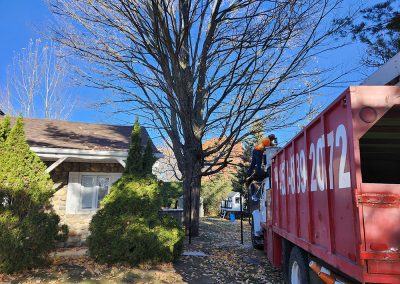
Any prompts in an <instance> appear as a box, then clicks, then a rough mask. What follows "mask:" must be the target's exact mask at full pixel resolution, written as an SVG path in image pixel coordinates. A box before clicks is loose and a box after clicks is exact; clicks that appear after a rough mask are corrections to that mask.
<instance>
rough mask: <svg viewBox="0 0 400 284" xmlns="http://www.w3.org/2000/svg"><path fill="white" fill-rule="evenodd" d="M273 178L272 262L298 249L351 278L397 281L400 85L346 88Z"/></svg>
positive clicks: (275, 166) (283, 156) (268, 239)
mask: <svg viewBox="0 0 400 284" xmlns="http://www.w3.org/2000/svg"><path fill="white" fill-rule="evenodd" d="M272 181H273V183H272V199H271V204H270V206H272V214H269V215H267V223H266V226H264V227H265V228H266V231H265V233H264V242H265V245H264V249H265V251H266V252H267V255H268V258H269V259H270V260H271V261H272V262H273V264H274V265H276V266H281V265H282V264H284V265H285V263H286V264H287V263H288V260H287V259H286V260H285V257H287V256H285V251H283V250H286V251H287V250H288V246H289V247H297V248H300V249H302V250H303V251H304V252H305V253H306V254H307V255H308V256H309V259H310V258H315V259H319V260H321V262H322V263H325V264H326V265H327V266H328V267H331V268H332V269H334V270H336V271H338V272H339V274H340V273H341V274H342V276H345V278H347V279H350V281H354V280H356V281H359V282H362V283H400V88H399V87H386V86H385V87H369V86H368V87H367V86H357V87H350V88H348V89H347V90H346V91H345V92H344V93H343V94H342V95H340V96H339V97H338V98H337V99H336V100H335V101H334V102H333V103H332V104H331V105H330V106H329V107H327V108H326V109H325V110H324V111H323V112H322V113H321V114H320V115H319V116H318V117H317V118H315V119H314V120H313V121H312V122H311V123H310V124H309V125H308V126H307V127H305V128H304V130H303V131H302V132H301V133H299V134H298V135H297V136H296V137H295V138H294V139H293V140H292V141H291V142H289V143H288V144H287V145H286V146H285V147H284V148H283V149H282V150H281V151H280V152H279V153H278V154H277V155H276V156H275V157H274V159H273V163H272ZM282 251H283V253H282ZM286 254H287V252H286ZM284 269H288V268H285V267H284ZM286 272H287V271H286ZM289 282H290V281H289Z"/></svg>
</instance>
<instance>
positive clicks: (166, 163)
mask: <svg viewBox="0 0 400 284" xmlns="http://www.w3.org/2000/svg"><path fill="white" fill-rule="evenodd" d="M217 143H218V138H213V139H209V140H207V141H205V142H204V144H203V149H207V148H209V147H213V146H215V144H217ZM160 151H161V152H162V154H163V157H162V158H161V159H159V160H158V161H157V162H156V163H155V164H154V168H153V169H154V174H155V175H156V176H157V178H158V179H160V180H162V181H165V182H169V181H178V180H180V179H181V178H182V174H181V172H180V171H179V169H178V163H177V161H176V158H175V156H174V153H173V152H172V150H171V149H170V148H168V147H163V148H161V149H160ZM242 155H243V148H242V144H241V143H238V144H237V145H235V146H234V147H233V149H232V152H231V155H230V159H229V162H230V164H228V165H227V166H226V167H225V168H224V169H222V170H221V171H220V172H219V174H223V175H225V176H226V175H231V174H235V173H236V172H237V165H238V164H239V163H240V162H241V157H242ZM215 157H216V155H214V156H212V157H208V160H210V161H211V160H212V159H215ZM217 176H218V175H216V174H215V175H213V176H206V177H204V178H203V181H208V180H210V179H212V178H213V177H217Z"/></svg>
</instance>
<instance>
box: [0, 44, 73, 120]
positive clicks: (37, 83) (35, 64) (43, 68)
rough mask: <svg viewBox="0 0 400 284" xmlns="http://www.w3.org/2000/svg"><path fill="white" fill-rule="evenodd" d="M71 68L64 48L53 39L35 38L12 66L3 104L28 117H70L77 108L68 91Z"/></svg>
mask: <svg viewBox="0 0 400 284" xmlns="http://www.w3.org/2000/svg"><path fill="white" fill-rule="evenodd" d="M67 69H68V66H67V63H66V61H65V59H64V55H63V53H62V51H61V49H59V48H58V47H56V46H55V45H54V44H53V43H51V42H50V43H48V42H42V40H41V39H36V40H32V39H31V40H30V41H29V44H28V46H27V47H26V48H23V49H22V50H21V51H20V52H19V53H16V54H15V55H14V57H13V60H12V64H11V65H10V66H9V67H8V70H7V79H6V80H7V81H6V86H5V87H3V90H2V91H1V94H0V107H1V108H3V109H4V110H5V111H6V112H7V113H11V114H15V115H17V114H22V115H23V116H24V117H40V118H48V119H67V118H68V117H69V116H70V115H71V112H72V110H73V108H74V107H75V101H74V99H73V98H72V96H71V95H70V94H68V92H67V85H66V77H67V71H68V70H67Z"/></svg>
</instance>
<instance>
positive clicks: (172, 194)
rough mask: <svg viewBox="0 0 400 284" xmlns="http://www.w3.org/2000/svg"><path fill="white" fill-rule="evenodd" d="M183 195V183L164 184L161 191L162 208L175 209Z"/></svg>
mask: <svg viewBox="0 0 400 284" xmlns="http://www.w3.org/2000/svg"><path fill="white" fill-rule="evenodd" d="M182 194H183V186H182V183H181V182H177V181H172V182H163V183H162V185H161V189H160V196H161V206H162V207H167V208H169V207H172V208H174V207H175V204H176V202H177V201H178V199H179V197H181V196H182Z"/></svg>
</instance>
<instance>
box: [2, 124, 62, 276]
mask: <svg viewBox="0 0 400 284" xmlns="http://www.w3.org/2000/svg"><path fill="white" fill-rule="evenodd" d="M3 125H6V127H5V128H2V129H6V131H5V132H4V131H3V133H9V134H8V135H7V134H6V135H4V136H8V137H7V139H6V140H5V142H3V146H2V147H1V148H0V200H1V202H0V232H1V233H0V272H7V273H8V272H13V271H18V270H23V269H25V268H33V267H37V266H39V265H41V264H44V263H45V262H46V259H47V256H48V254H49V253H50V251H51V250H53V249H54V248H55V244H56V241H58V240H60V241H62V240H65V238H66V236H67V234H68V229H67V228H66V227H65V226H62V227H60V226H59V225H58V224H59V221H60V218H59V217H58V216H57V215H56V214H54V213H52V212H49V211H48V210H47V211H45V210H44V209H49V207H48V205H49V199H50V197H51V196H52V194H53V189H52V187H53V182H52V181H51V179H50V176H49V174H48V173H46V165H45V164H44V163H43V162H42V161H41V160H40V158H39V157H38V156H37V155H36V154H35V153H34V152H32V151H31V150H30V148H29V145H28V143H27V142H26V138H25V133H24V123H23V120H22V117H19V118H17V120H16V123H15V125H14V127H13V128H12V129H11V131H9V132H8V130H7V129H8V128H7V122H6V123H4V124H2V126H3ZM4 136H3V137H4ZM60 230H63V231H64V234H63V235H59V231H60Z"/></svg>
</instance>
